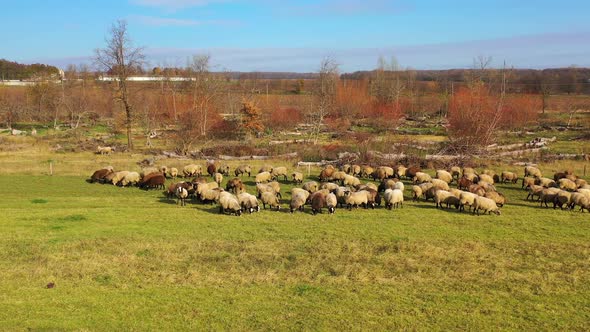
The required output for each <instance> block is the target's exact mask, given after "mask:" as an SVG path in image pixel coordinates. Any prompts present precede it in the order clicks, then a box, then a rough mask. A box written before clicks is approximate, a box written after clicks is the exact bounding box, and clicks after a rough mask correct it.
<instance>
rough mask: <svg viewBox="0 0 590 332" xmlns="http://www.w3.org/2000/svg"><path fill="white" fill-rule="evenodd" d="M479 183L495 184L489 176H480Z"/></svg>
mask: <svg viewBox="0 0 590 332" xmlns="http://www.w3.org/2000/svg"><path fill="white" fill-rule="evenodd" d="M477 182H486V183H489V184H494V178H493V177H492V176H490V175H488V174H481V175H480V176H479V181H477Z"/></svg>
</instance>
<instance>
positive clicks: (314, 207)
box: [310, 191, 327, 215]
mask: <svg viewBox="0 0 590 332" xmlns="http://www.w3.org/2000/svg"><path fill="white" fill-rule="evenodd" d="M310 201H311V213H313V214H314V215H315V214H317V213H318V212H319V213H322V208H325V207H327V205H326V194H325V193H323V192H321V191H317V192H315V193H313V194H312V195H311V197H310Z"/></svg>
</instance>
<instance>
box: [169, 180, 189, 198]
mask: <svg viewBox="0 0 590 332" xmlns="http://www.w3.org/2000/svg"><path fill="white" fill-rule="evenodd" d="M178 187H182V188H184V189H186V190H187V193H188V194H189V196H190V194H191V190H192V189H193V185H192V183H190V182H178V183H172V184H171V185H169V186H168V190H167V191H166V192H165V194H166V197H167V198H173V197H174V196H176V189H177V188H178Z"/></svg>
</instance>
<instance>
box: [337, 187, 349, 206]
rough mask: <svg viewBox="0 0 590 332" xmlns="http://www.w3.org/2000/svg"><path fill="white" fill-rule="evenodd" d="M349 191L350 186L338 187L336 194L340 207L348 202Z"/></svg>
mask: <svg viewBox="0 0 590 332" xmlns="http://www.w3.org/2000/svg"><path fill="white" fill-rule="evenodd" d="M349 193H350V188H348V187H338V189H336V190H335V191H334V195H336V199H337V200H338V203H339V204H340V207H342V206H344V204H346V196H347V195H348V194H349Z"/></svg>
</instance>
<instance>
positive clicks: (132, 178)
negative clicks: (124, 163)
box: [119, 172, 141, 187]
mask: <svg viewBox="0 0 590 332" xmlns="http://www.w3.org/2000/svg"><path fill="white" fill-rule="evenodd" d="M140 180H141V178H140V176H139V173H137V172H129V173H127V174H126V175H125V176H124V177H123V179H121V182H119V184H120V185H121V186H122V187H126V186H130V185H135V184H138V183H139V181H140Z"/></svg>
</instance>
